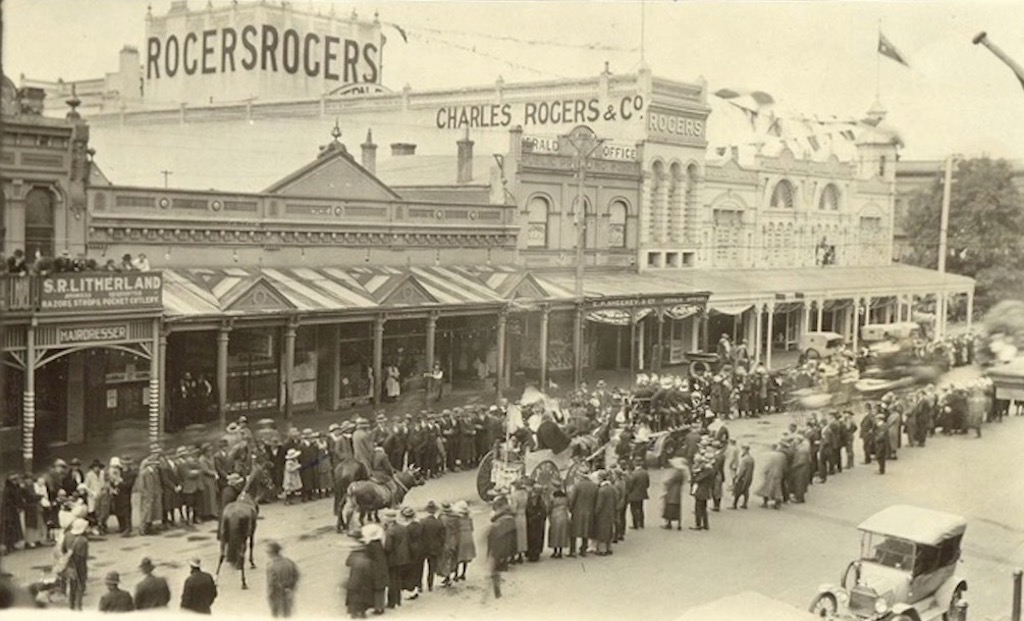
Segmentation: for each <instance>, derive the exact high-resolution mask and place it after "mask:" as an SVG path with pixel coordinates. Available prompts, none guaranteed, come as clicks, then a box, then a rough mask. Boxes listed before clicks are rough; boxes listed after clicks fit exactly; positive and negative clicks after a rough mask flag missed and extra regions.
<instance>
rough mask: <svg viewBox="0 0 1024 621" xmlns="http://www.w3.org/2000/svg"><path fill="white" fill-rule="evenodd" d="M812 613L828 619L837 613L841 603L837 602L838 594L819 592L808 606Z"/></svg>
mask: <svg viewBox="0 0 1024 621" xmlns="http://www.w3.org/2000/svg"><path fill="white" fill-rule="evenodd" d="M807 610H809V611H810V612H811V613H812V614H815V615H817V616H819V617H821V618H822V619H827V618H829V617H831V616H833V615H835V614H836V612H838V610H839V605H838V604H837V603H836V596H835V595H832V594H831V593H818V596H817V597H815V598H814V601H812V602H811V605H810V606H809V607H808V608H807Z"/></svg>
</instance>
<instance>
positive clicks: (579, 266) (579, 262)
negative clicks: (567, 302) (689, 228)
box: [542, 125, 604, 388]
mask: <svg viewBox="0 0 1024 621" xmlns="http://www.w3.org/2000/svg"><path fill="white" fill-rule="evenodd" d="M566 141H567V142H568V143H569V144H570V145H572V147H573V149H574V150H575V151H576V162H575V168H576V171H577V174H578V175H579V185H578V186H577V188H576V208H575V209H574V210H573V215H574V219H575V221H576V321H575V323H574V331H575V334H574V335H573V339H572V342H573V379H574V384H575V385H576V388H579V387H580V384H581V383H582V382H583V325H584V321H583V269H584V267H583V266H584V259H585V257H586V255H585V253H584V251H583V250H584V246H585V245H586V241H587V237H586V234H587V233H586V231H587V202H586V193H585V192H586V179H587V160H588V159H589V158H590V156H591V155H592V154H593V153H594V152H595V151H597V150H598V149H599V148H600V147H601V145H602V144H604V140H602V139H599V138H598V137H597V136H596V135H595V134H594V132H593V130H591V129H590V128H589V127H587V126H585V125H580V126H578V127H576V128H574V129H573V130H572V131H571V132H569V135H568V136H566ZM542 346H544V345H542Z"/></svg>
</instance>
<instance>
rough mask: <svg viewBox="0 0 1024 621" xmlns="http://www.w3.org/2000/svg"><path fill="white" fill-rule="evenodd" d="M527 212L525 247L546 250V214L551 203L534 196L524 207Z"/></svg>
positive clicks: (541, 197)
mask: <svg viewBox="0 0 1024 621" xmlns="http://www.w3.org/2000/svg"><path fill="white" fill-rule="evenodd" d="M526 209H527V212H528V214H529V215H528V216H527V217H528V220H527V223H528V224H527V230H526V245H527V246H529V247H530V248H547V246H548V213H549V212H550V210H551V203H550V201H548V199H546V198H544V197H543V196H534V197H533V198H531V199H530V202H529V203H528V204H527V206H526Z"/></svg>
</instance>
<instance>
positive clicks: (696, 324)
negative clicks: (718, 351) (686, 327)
mask: <svg viewBox="0 0 1024 621" xmlns="http://www.w3.org/2000/svg"><path fill="white" fill-rule="evenodd" d="M705 314H706V313H697V314H696V315H690V351H697V350H698V349H700V326H701V322H702V321H703V319H702V317H703V316H704V315H705Z"/></svg>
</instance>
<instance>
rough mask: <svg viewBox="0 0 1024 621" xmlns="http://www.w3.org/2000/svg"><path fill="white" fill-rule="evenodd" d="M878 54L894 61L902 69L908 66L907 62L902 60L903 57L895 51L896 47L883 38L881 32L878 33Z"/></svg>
mask: <svg viewBox="0 0 1024 621" xmlns="http://www.w3.org/2000/svg"><path fill="white" fill-rule="evenodd" d="M878 53H879V54H881V55H882V56H886V57H888V58H891V59H892V60H895V61H896V62H898V63H899V64H901V65H903V66H904V67H909V66H910V65H909V64H907V61H906V60H904V58H903V55H902V54H900V53H899V52H898V51H896V47H895V46H894V45H893V44H892V43H891V42H890V41H889V39H886V38H885V35H884V34H882V31H881V30H879V31H878Z"/></svg>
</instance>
